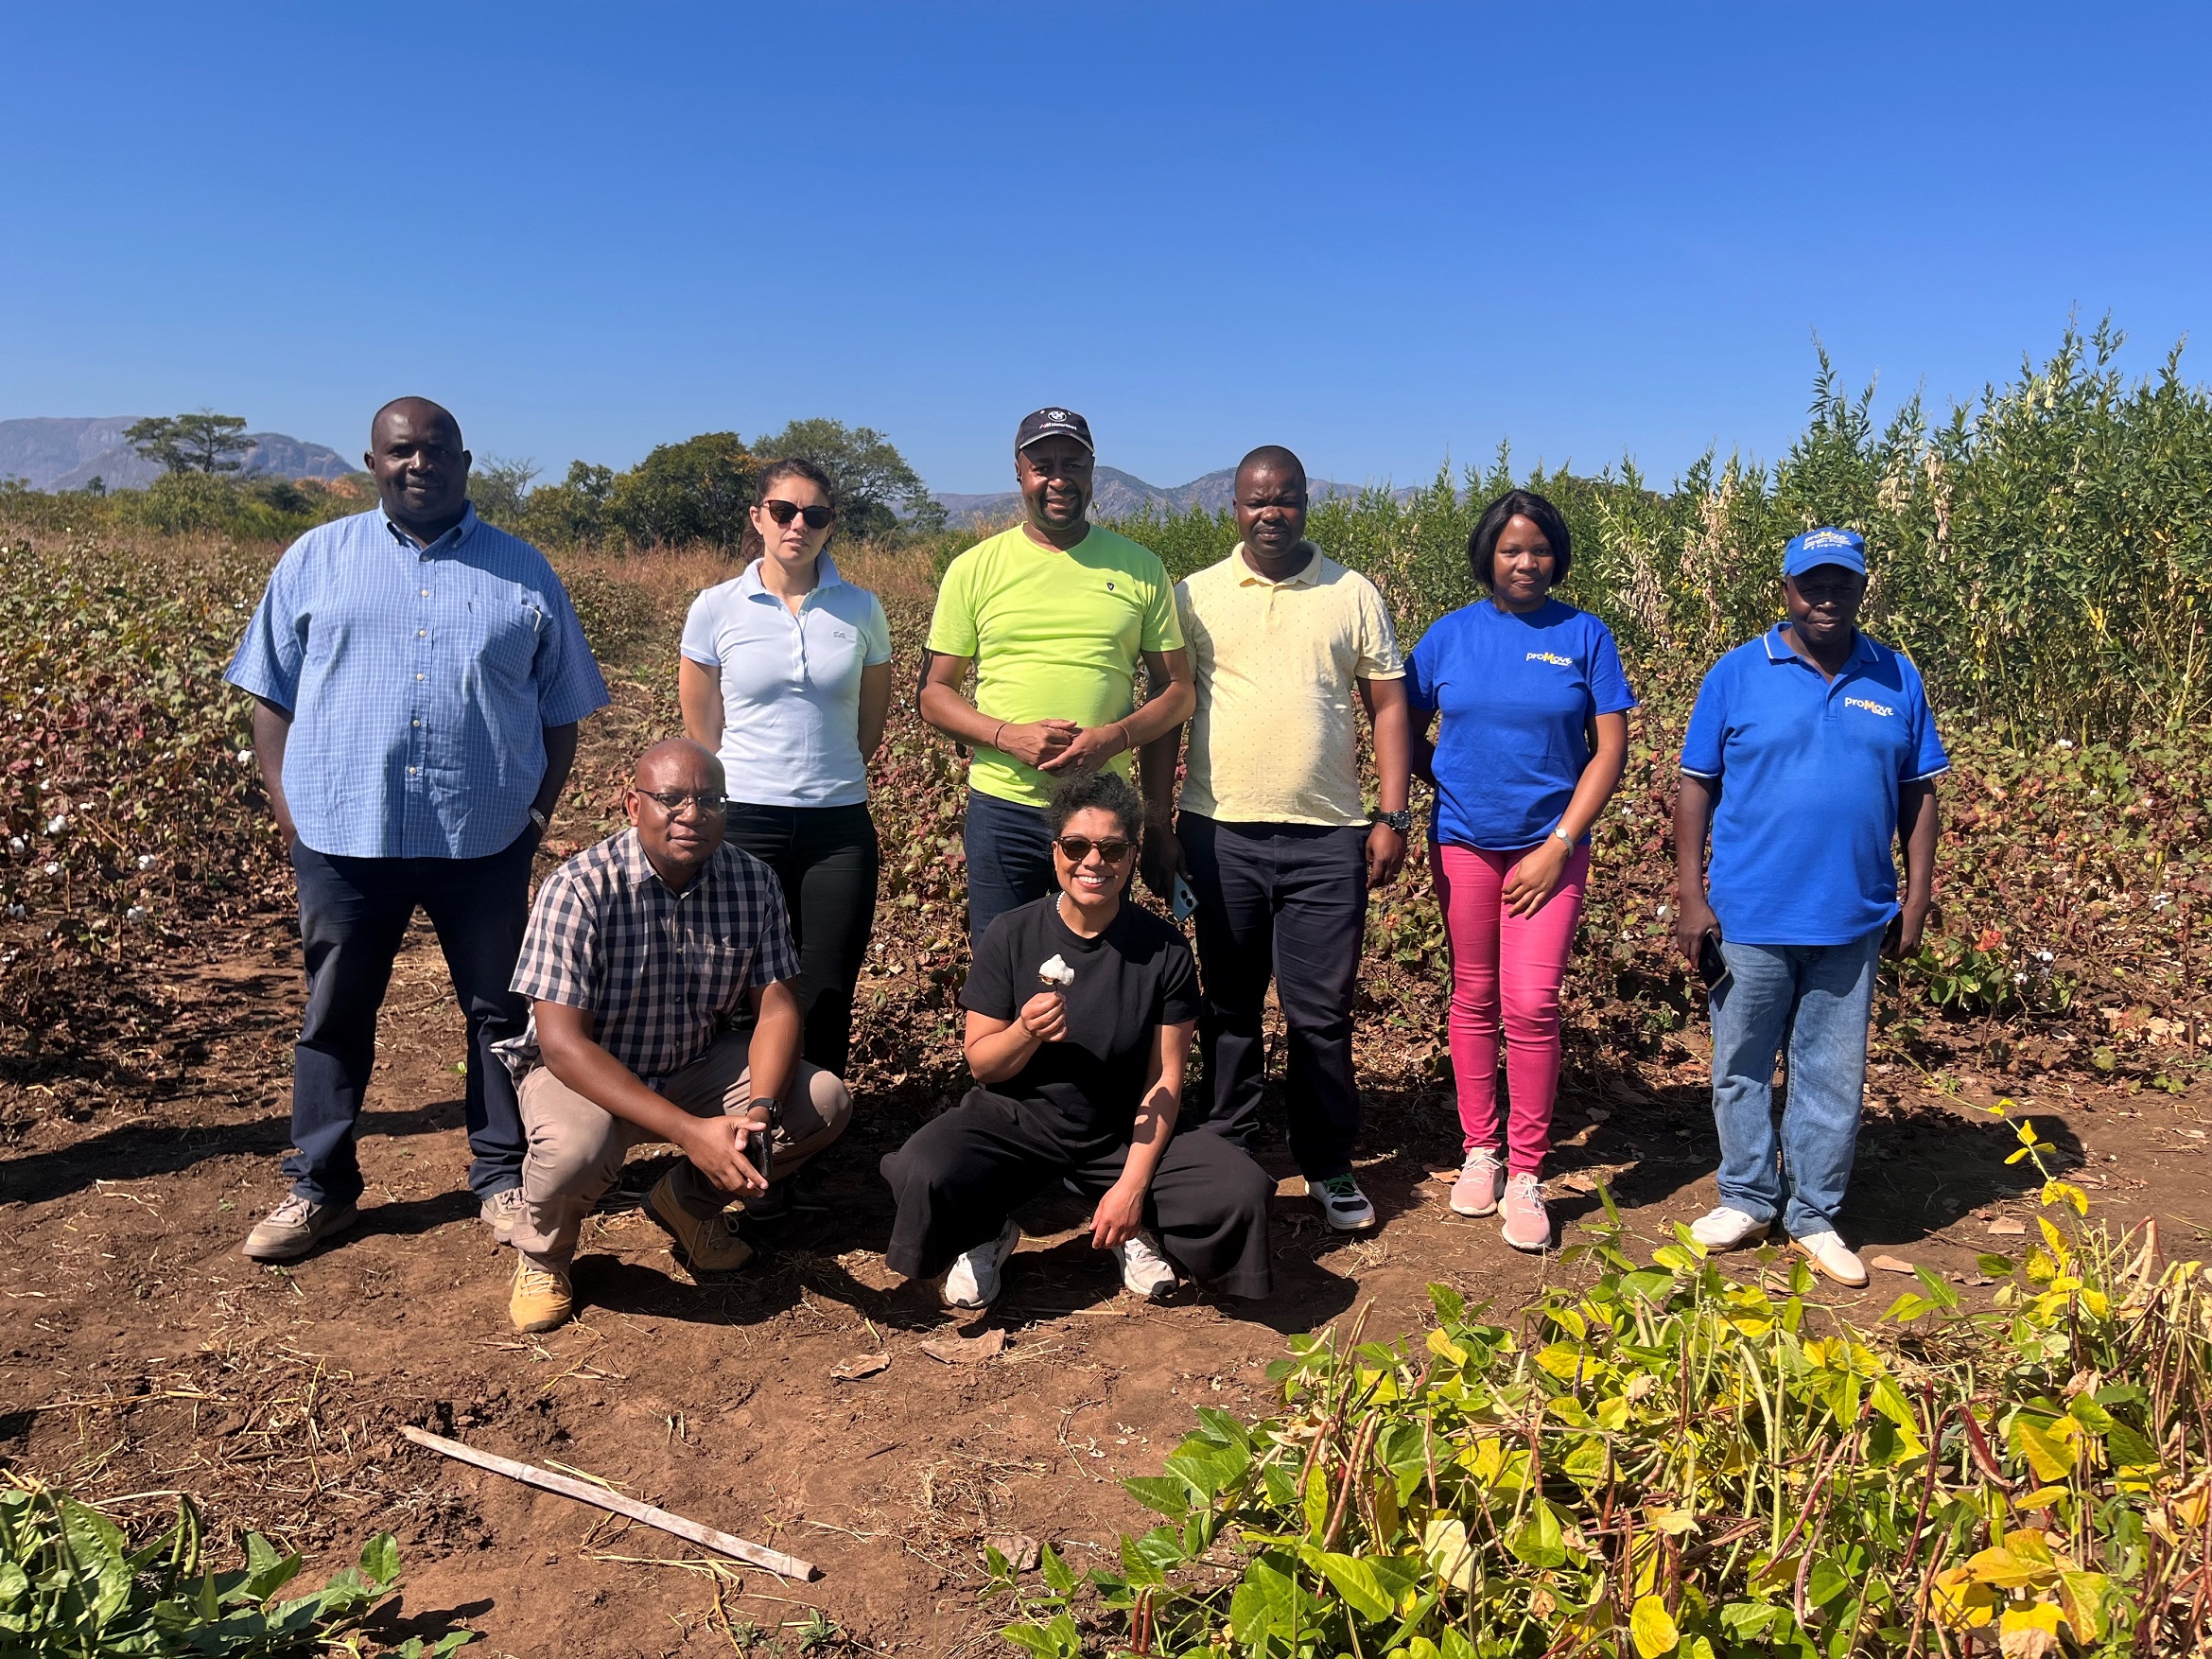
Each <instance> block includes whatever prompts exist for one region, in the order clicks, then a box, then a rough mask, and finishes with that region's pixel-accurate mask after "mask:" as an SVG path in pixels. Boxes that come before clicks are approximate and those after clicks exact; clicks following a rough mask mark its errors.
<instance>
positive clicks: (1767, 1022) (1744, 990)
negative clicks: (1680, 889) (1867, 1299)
mask: <svg viewBox="0 0 2212 1659" xmlns="http://www.w3.org/2000/svg"><path fill="white" fill-rule="evenodd" d="M1882 932H1883V930H1882V929H1881V928H1876V929H1874V931H1873V932H1872V933H1871V934H1867V935H1866V937H1864V938H1862V939H1854V940H1852V941H1851V942H1850V943H1848V944H1843V945H1741V944H1737V943H1736V942H1734V941H1733V940H1730V939H1724V940H1722V941H1721V945H1720V954H1721V956H1722V957H1723V958H1724V959H1725V960H1726V961H1727V963H1728V973H1727V976H1726V977H1725V978H1723V979H1722V980H1721V981H1720V983H1719V984H1718V985H1716V986H1715V987H1713V994H1712V1013H1713V1121H1714V1125H1715V1126H1716V1127H1717V1128H1718V1129H1719V1131H1720V1201H1721V1202H1722V1203H1723V1204H1726V1205H1727V1206H1729V1208H1731V1209H1733V1210H1740V1211H1742V1212H1743V1213H1744V1214H1746V1215H1750V1216H1751V1217H1753V1218H1754V1219H1756V1220H1760V1221H1771V1220H1773V1219H1774V1217H1775V1216H1776V1215H1777V1214H1780V1215H1781V1217H1782V1225H1783V1228H1784V1230H1785V1231H1787V1232H1788V1234H1789V1235H1790V1237H1792V1238H1803V1237H1804V1236H1805V1235H1807V1234H1808V1233H1815V1232H1826V1231H1833V1230H1834V1228H1835V1226H1836V1217H1837V1215H1838V1214H1839V1213H1840V1212H1841V1211H1842V1208H1843V1190H1844V1188H1845V1187H1847V1186H1848V1185H1850V1183H1851V1161H1852V1156H1853V1154H1854V1153H1855V1151H1856V1149H1857V1146H1858V1112H1859V1104H1860V1099H1861V1096H1862V1095H1863V1093H1864V1091H1865V1089H1866V1080H1867V1020H1868V1016H1869V1014H1870V1013H1871V1011H1872V1007H1873V1000H1874V964H1875V962H1876V961H1877V960H1878V959H1879V958H1880V956H1881V953H1882ZM1785 1036H1786V1038H1787V1039H1788V1042H1789V1088H1788V1097H1787V1099H1786V1100H1785V1102H1784V1104H1783V1109H1782V1132H1781V1135H1780V1136H1779V1137H1777V1136H1776V1134H1775V1131H1774V1058H1775V1056H1776V1055H1777V1054H1778V1053H1779V1052H1780V1050H1781V1048H1782V1044H1783V1040H1784V1039H1785Z"/></svg>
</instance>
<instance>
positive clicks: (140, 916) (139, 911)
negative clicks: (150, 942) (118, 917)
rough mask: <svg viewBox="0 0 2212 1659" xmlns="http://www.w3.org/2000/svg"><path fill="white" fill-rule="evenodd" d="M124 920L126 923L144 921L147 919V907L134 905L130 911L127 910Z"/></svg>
mask: <svg viewBox="0 0 2212 1659" xmlns="http://www.w3.org/2000/svg"><path fill="white" fill-rule="evenodd" d="M123 919H124V920H125V921H144V920H145V919H146V906H145V905H143V904H133V905H132V906H131V908H130V909H129V910H126V911H125V912H124V913H123Z"/></svg>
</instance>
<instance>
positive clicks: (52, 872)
mask: <svg viewBox="0 0 2212 1659" xmlns="http://www.w3.org/2000/svg"><path fill="white" fill-rule="evenodd" d="M46 874H47V875H49V876H58V875H60V874H61V865H60V864H48V865H47V866H46Z"/></svg>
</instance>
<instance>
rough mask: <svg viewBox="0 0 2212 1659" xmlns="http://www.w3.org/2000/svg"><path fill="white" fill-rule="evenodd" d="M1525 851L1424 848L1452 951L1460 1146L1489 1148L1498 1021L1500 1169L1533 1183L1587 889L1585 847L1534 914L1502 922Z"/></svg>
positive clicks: (1546, 1143)
mask: <svg viewBox="0 0 2212 1659" xmlns="http://www.w3.org/2000/svg"><path fill="white" fill-rule="evenodd" d="M1525 850H1526V849H1524V851H1523V852H1484V851H1481V850H1479V849H1477V848H1474V847H1431V851H1432V852H1434V853H1435V855H1436V871H1437V902H1438V903H1439V904H1440V905H1442V907H1443V911H1444V931H1445V934H1446V935H1447V936H1448V937H1449V938H1450V939H1451V942H1452V1018H1451V1025H1450V1035H1451V1042H1452V1071H1453V1074H1454V1076H1455V1077H1456V1078H1457V1079H1458V1083H1459V1127H1460V1129H1461V1131H1462V1133H1463V1134H1464V1136H1465V1144H1466V1146H1467V1148H1468V1149H1469V1150H1470V1151H1472V1149H1473V1148H1475V1147H1477V1146H1489V1147H1495V1146H1496V1145H1497V1144H1498V1143H1499V1136H1498V1029H1499V1026H1500V1024H1501V1018H1500V1016H1501V1014H1502V1015H1503V1020H1502V1023H1503V1025H1504V1027H1505V1033H1506V1088H1507V1092H1508V1094H1509V1095H1510V1097H1511V1101H1512V1119H1511V1122H1510V1123H1509V1124H1507V1129H1506V1136H1505V1139H1506V1144H1507V1155H1506V1167H1507V1169H1508V1170H1510V1171H1511V1172H1512V1173H1513V1174H1515V1175H1519V1174H1522V1173H1524V1172H1528V1173H1532V1174H1537V1175H1541V1174H1542V1173H1543V1161H1544V1155H1545V1154H1546V1153H1547V1152H1549V1151H1550V1150H1551V1135H1552V1102H1553V1100H1554V1098H1555V1097H1556V1096H1557V1095H1558V1093H1559V983H1560V981H1562V980H1563V979H1565V978H1566V975H1567V952H1569V951H1570V950H1572V949H1573V948H1574V943H1575V923H1576V919H1577V918H1578V917H1580V916H1581V914H1582V894H1583V890H1584V888H1585V887H1587V886H1588V885H1589V882H1590V848H1589V847H1576V849H1575V852H1574V855H1573V856H1572V857H1571V858H1569V859H1568V860H1567V867H1566V870H1565V871H1564V873H1562V874H1561V876H1560V877H1559V886H1558V887H1556V888H1554V889H1553V891H1552V896H1551V898H1550V899H1547V900H1546V901H1545V903H1544V907H1543V908H1542V909H1541V910H1540V911H1538V912H1537V913H1536V914H1535V915H1534V916H1528V917H1513V916H1508V915H1507V914H1506V903H1505V900H1504V899H1502V898H1501V897H1500V894H1501V892H1502V890H1503V889H1504V887H1505V884H1506V878H1507V875H1508V874H1510V873H1511V871H1512V868H1513V866H1514V865H1515V864H1519V863H1520V862H1521V860H1522V858H1523V857H1524V853H1525Z"/></svg>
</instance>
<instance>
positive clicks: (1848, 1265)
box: [1789, 1231, 1867, 1290]
mask: <svg viewBox="0 0 2212 1659" xmlns="http://www.w3.org/2000/svg"><path fill="white" fill-rule="evenodd" d="M1789 1244H1790V1248H1791V1249H1797V1250H1803V1252H1804V1253H1805V1254H1806V1256H1808V1257H1810V1258H1811V1260H1812V1264H1813V1266H1816V1267H1818V1268H1820V1271H1821V1272H1823V1273H1825V1274H1826V1275H1827V1276H1828V1277H1829V1278H1831V1279H1833V1280H1835V1281H1836V1283H1837V1284H1847V1285H1849V1286H1850V1287H1851V1288H1852V1289H1854V1290H1863V1289H1864V1288H1865V1287H1866V1282H1867V1265H1866V1264H1865V1263H1864V1262H1862V1261H1860V1260H1859V1259H1858V1252H1857V1251H1856V1250H1855V1249H1852V1248H1851V1247H1850V1246H1849V1245H1847V1244H1845V1243H1844V1242H1843V1240H1842V1239H1841V1237H1839V1236H1838V1234H1837V1233H1835V1232H1834V1231H1826V1232H1808V1233H1806V1234H1805V1235H1804V1237H1803V1238H1793V1239H1791V1240H1790V1241H1789Z"/></svg>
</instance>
